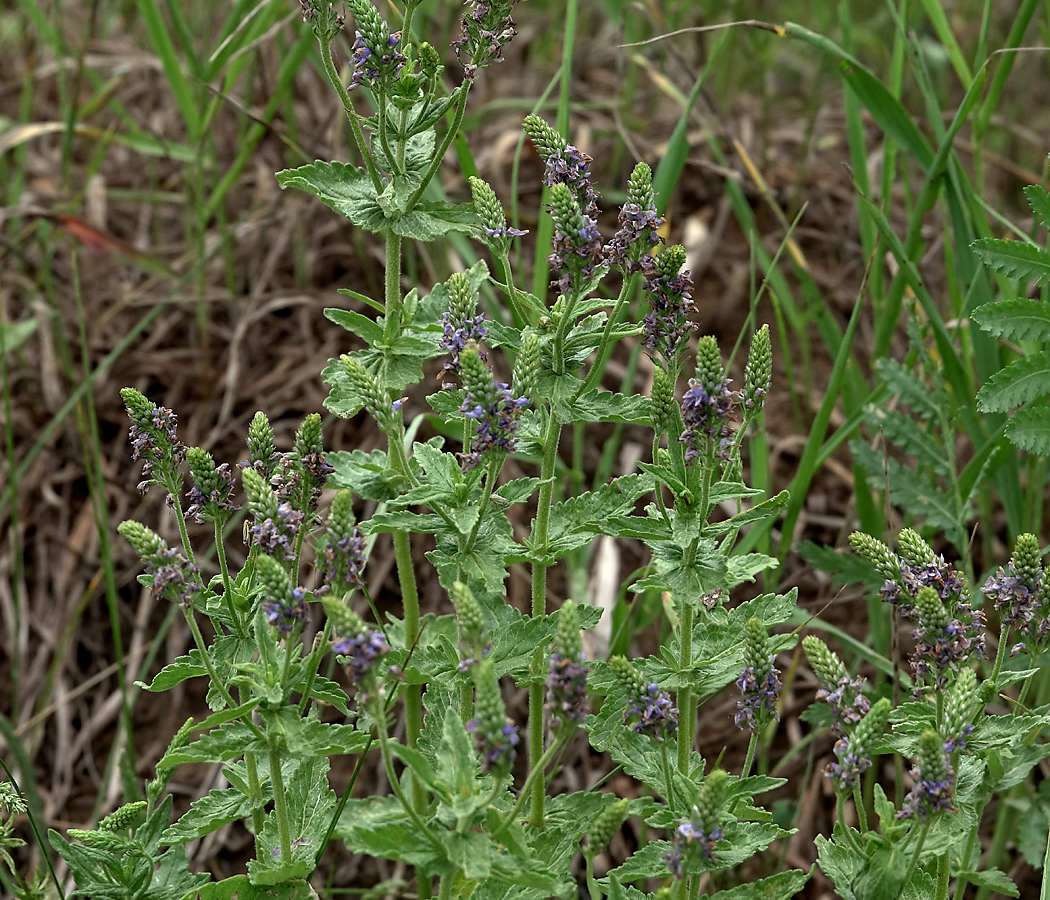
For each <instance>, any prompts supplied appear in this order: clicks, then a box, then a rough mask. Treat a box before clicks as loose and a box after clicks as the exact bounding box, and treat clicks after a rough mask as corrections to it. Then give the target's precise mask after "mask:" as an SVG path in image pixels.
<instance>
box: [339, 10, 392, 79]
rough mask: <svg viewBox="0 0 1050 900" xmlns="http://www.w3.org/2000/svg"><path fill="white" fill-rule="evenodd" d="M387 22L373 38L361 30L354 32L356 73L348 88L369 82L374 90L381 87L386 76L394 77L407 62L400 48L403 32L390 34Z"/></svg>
mask: <svg viewBox="0 0 1050 900" xmlns="http://www.w3.org/2000/svg"><path fill="white" fill-rule="evenodd" d="M387 27H388V26H387V24H386V22H383V23H382V24H381V29H382V31H381V33H380V34H377V35H375V36H373V39H372V40H369V38H367V37H365V35H363V34H362V33H361V32H360V31H357V32H354V46H353V61H354V74H353V76H351V78H350V84H349V85H348V86H347V90H353V89H354V88H355V87H357V86H358V85H361V84H365V83H367V84H368V85H369V86H370V87H371V88H372V89H373V90H374V89H377V88H378V87H380V81H381V80H382V79H384V78H393V77H396V76H397V74H398V73H399V72H400V71H401V67H402V66H404V64H405V56H404V54H403V53H401V51H400V50H398V49H397V48H398V46H399V45H400V43H401V32H400V31H397V32H395V33H394V34H389V32H388V31H387Z"/></svg>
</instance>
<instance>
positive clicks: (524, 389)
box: [511, 331, 542, 403]
mask: <svg viewBox="0 0 1050 900" xmlns="http://www.w3.org/2000/svg"><path fill="white" fill-rule="evenodd" d="M541 367H542V366H541V363H540V339H539V337H538V336H537V335H536V332H534V331H530V332H529V333H528V334H527V335H525V340H523V341H522V342H521V351H520V352H519V353H518V358H517V360H515V362H514V377H513V378H512V379H511V384H512V385H513V387H514V390H513V392H512V393H514V395H515V396H518V397H526V398H528V400H529V401H530V402H532V403H535V402H536V399H537V397H536V387H537V382H538V381H539V376H540V369H541Z"/></svg>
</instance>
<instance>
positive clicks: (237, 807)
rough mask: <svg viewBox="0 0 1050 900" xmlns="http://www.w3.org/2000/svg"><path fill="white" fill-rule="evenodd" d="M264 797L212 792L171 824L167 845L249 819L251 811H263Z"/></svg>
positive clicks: (228, 790)
mask: <svg viewBox="0 0 1050 900" xmlns="http://www.w3.org/2000/svg"><path fill="white" fill-rule="evenodd" d="M264 803H265V798H263V797H258V798H255V799H253V798H251V797H246V796H245V795H244V794H242V793H241V792H240V791H239V790H238V789H237V788H226V789H225V790H221V791H219V790H214V791H209V792H208V794H207V795H206V796H204V797H201V798H200V799H199V800H194V801H193V803H191V804H190V808H189V809H188V810H187V811H186V812H185V813H184V814H183V816H182V818H181V819H179V820H178V821H177V822H175V823H174V824H173V825H170V826H169V827H168V828H167V829H166V830H165V831H164V834H163V835H162V836H161V842H162V843H164V844H184V843H186V841H194V840H196V839H197V838H199V837H204V835H206V834H211V832H213V831H215V830H216V829H218V828H221V827H222V826H223V825H226V824H228V823H229V822H236V821H237V820H238V819H243V818H244V817H245V816H250V815H251V814H252V810H254V809H256V808H261V807H262V806H263V805H264Z"/></svg>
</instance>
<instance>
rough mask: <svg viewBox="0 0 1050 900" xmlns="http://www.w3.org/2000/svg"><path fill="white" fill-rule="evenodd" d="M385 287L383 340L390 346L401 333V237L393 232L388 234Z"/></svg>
mask: <svg viewBox="0 0 1050 900" xmlns="http://www.w3.org/2000/svg"><path fill="white" fill-rule="evenodd" d="M383 287H384V290H383V307H384V315H385V316H386V321H385V323H384V325H383V340H384V342H385V343H386V344H387V346H390V345H392V344H393V343H394V340H395V339H396V338H397V336H398V335H399V334H400V333H401V235H399V234H394V232H393V231H388V232H387V233H386V279H385V281H384V285H383Z"/></svg>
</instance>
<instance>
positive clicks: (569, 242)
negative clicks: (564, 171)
mask: <svg viewBox="0 0 1050 900" xmlns="http://www.w3.org/2000/svg"><path fill="white" fill-rule="evenodd" d="M547 210H548V212H550V214H551V218H552V219H553V220H554V252H553V253H551V255H550V257H548V259H547V262H548V263H549V264H550V267H551V271H552V273H553V274H554V275H556V276H557V277H554V278H552V280H551V284H554V285H557V287H558V290H559V291H560V292H561V293H563V294H567V293H569V291H570V290H571V289H572V286H573V285H577V286H578V285H580V283H581V282H582V281H585V280H586V279H589V278H592V277H593V276H594V272H595V269H596V268H597V267H598V266H599V265H600V264H601V262H602V236H601V234H600V233H599V232H598V223H597V222H596V220H595V217H594V216H593V215H590V214H589V213H586V212H583V211H582V210H581V209H580V204H579V201H578V200H577V198H576V197H575V196H574V195H573V192H572V190H571V189H570V188H569V187H568V186H567V185H566V184H564V183H560V182H559V183H555V184H554V185H553V186H552V187H551V202H550V205H549V206H548V207H547Z"/></svg>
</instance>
